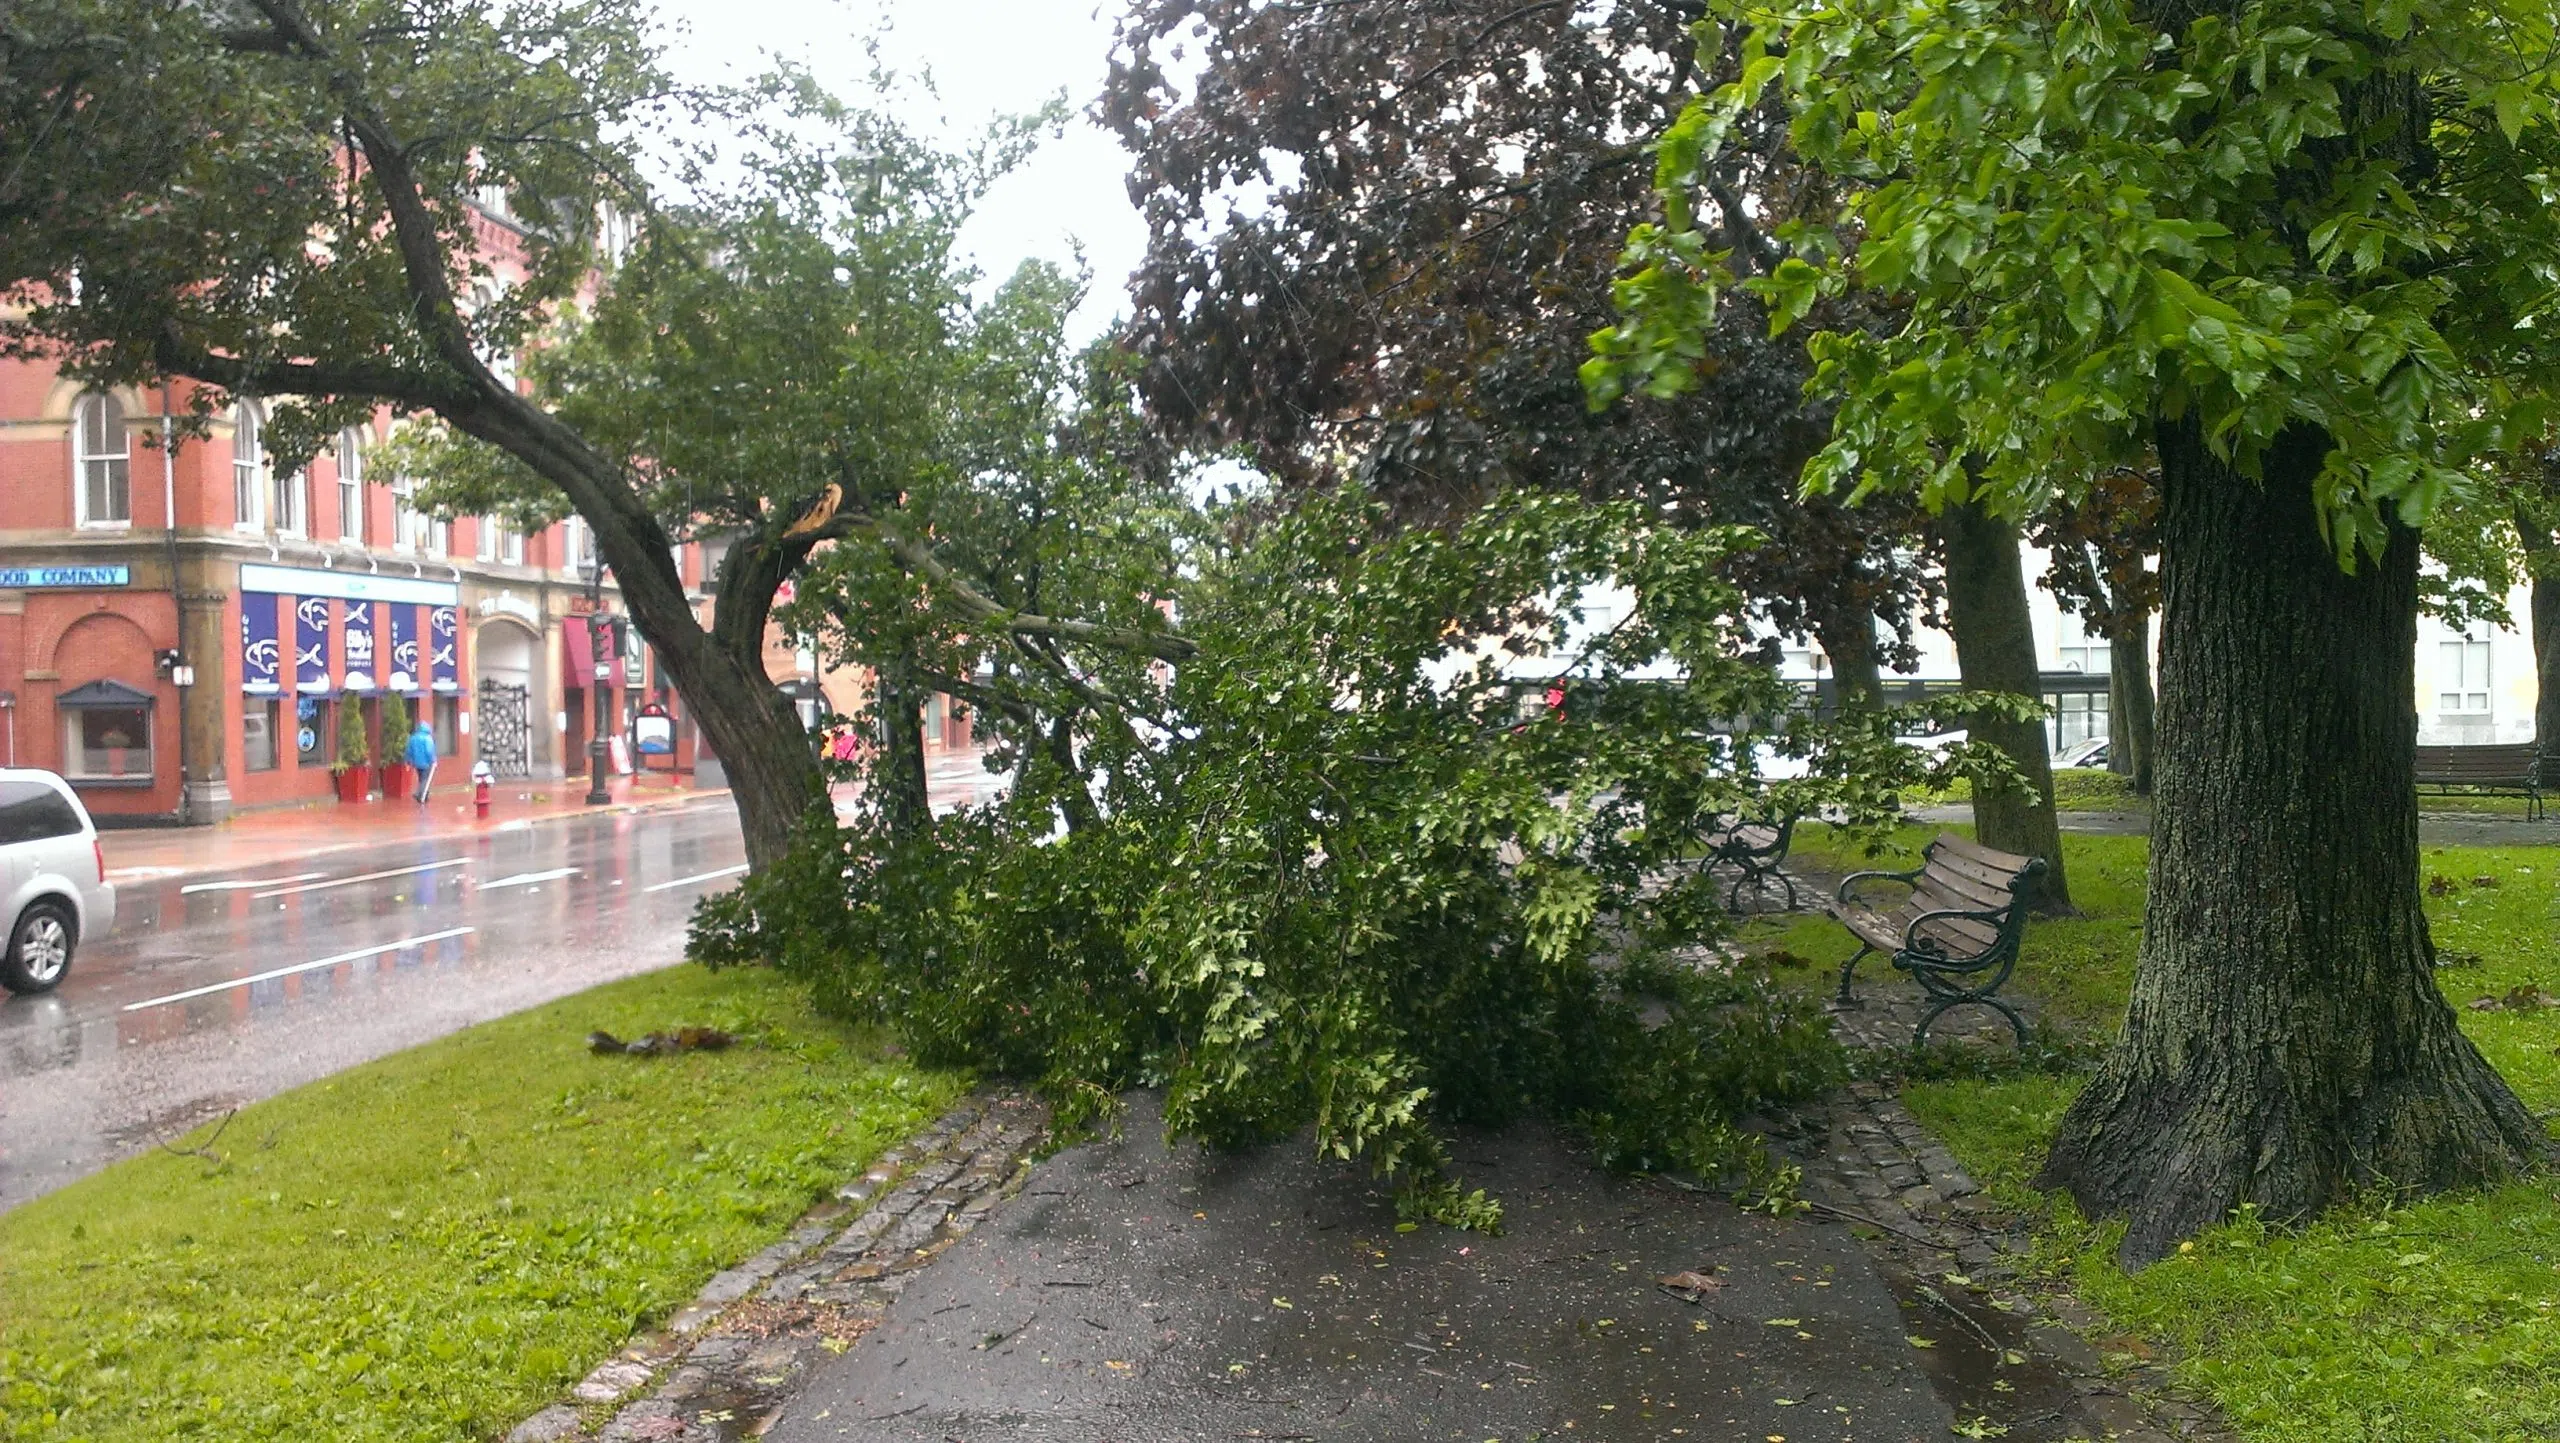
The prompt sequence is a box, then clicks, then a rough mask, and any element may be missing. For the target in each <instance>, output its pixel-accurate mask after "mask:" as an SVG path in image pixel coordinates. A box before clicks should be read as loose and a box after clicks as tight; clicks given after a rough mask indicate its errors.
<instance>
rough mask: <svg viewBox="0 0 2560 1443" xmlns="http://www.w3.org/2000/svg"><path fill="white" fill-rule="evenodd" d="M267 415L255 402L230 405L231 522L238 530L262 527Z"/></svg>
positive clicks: (264, 505) (253, 529)
mask: <svg viewBox="0 0 2560 1443" xmlns="http://www.w3.org/2000/svg"><path fill="white" fill-rule="evenodd" d="M266 428H267V417H266V413H265V412H263V411H261V410H259V409H258V403H257V402H255V401H249V400H243V401H241V402H239V403H238V404H236V405H234V406H233V407H232V408H231V514H232V522H231V524H232V525H233V526H234V527H235V528H237V529H239V530H242V531H263V530H265V529H266V506H267V438H266Z"/></svg>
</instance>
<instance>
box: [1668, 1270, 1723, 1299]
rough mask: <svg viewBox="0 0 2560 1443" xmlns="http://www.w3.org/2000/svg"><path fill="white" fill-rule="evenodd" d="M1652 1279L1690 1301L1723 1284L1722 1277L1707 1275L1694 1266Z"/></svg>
mask: <svg viewBox="0 0 2560 1443" xmlns="http://www.w3.org/2000/svg"><path fill="white" fill-rule="evenodd" d="M1653 1281H1654V1282H1655V1283H1656V1284H1657V1285H1658V1286H1661V1287H1664V1288H1668V1289H1670V1290H1671V1291H1672V1292H1673V1293H1675V1294H1680V1295H1682V1297H1683V1301H1685V1302H1691V1303H1694V1302H1696V1301H1698V1297H1699V1295H1700V1294H1702V1293H1711V1292H1714V1291H1715V1290H1716V1289H1718V1288H1721V1287H1723V1286H1724V1279H1722V1278H1718V1277H1710V1276H1709V1275H1707V1274H1705V1273H1702V1272H1699V1271H1697V1270H1696V1269H1694V1268H1692V1269H1689V1270H1687V1271H1684V1272H1677V1273H1672V1274H1669V1275H1668V1276H1665V1277H1659V1278H1656V1279H1654V1280H1653Z"/></svg>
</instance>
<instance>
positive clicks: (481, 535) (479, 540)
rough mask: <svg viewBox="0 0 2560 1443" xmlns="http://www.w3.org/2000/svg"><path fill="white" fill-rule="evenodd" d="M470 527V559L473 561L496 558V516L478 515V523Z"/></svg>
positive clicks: (493, 559)
mask: <svg viewBox="0 0 2560 1443" xmlns="http://www.w3.org/2000/svg"><path fill="white" fill-rule="evenodd" d="M471 529H472V537H471V543H472V544H471V559H472V560H474V561H495V560H497V559H498V518H497V517H495V516H483V517H480V518H479V524H478V525H476V526H474V527H472V528H471Z"/></svg>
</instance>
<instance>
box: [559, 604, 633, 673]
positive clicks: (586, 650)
mask: <svg viewBox="0 0 2560 1443" xmlns="http://www.w3.org/2000/svg"><path fill="white" fill-rule="evenodd" d="M605 666H606V667H607V668H608V670H607V671H606V673H605V684H606V685H607V686H625V685H628V683H627V682H625V681H624V680H623V674H622V652H621V650H620V649H619V648H617V647H615V646H613V645H612V643H611V642H610V641H608V642H607V643H606V659H605ZM560 676H561V679H562V683H563V684H564V685H566V686H568V687H570V688H571V689H573V690H578V691H584V690H586V689H587V688H588V687H589V686H592V685H594V684H595V676H596V653H595V637H594V634H593V633H592V632H591V631H590V630H589V629H588V626H587V618H585V617H583V616H571V617H565V618H563V619H562V620H561V623H560Z"/></svg>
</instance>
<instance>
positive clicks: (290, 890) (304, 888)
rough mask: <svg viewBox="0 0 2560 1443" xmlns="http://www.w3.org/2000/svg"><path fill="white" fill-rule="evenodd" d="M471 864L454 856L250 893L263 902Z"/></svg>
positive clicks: (254, 898) (255, 899)
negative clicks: (297, 894)
mask: <svg viewBox="0 0 2560 1443" xmlns="http://www.w3.org/2000/svg"><path fill="white" fill-rule="evenodd" d="M470 864H471V859H470V858H468V857H454V858H452V859H450V860H448V861H442V862H428V863H425V864H423V865H421V866H416V867H394V868H392V869H391V870H390V871H388V872H366V873H363V874H361V875H359V876H354V877H340V878H338V879H337V880H336V881H334V882H306V883H304V884H303V885H301V886H299V887H278V888H276V889H275V890H274V891H272V892H252V893H250V894H249V895H250V897H251V899H252V900H254V901H260V902H263V901H265V900H267V899H268V898H269V897H290V896H292V895H293V894H294V893H296V892H325V891H327V890H328V889H330V888H331V887H352V886H354V885H355V884H356V883H358V882H379V881H381V880H382V879H383V878H385V877H406V876H408V875H409V874H410V873H412V872H434V871H439V870H441V869H443V868H446V867H466V866H469V865H470Z"/></svg>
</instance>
